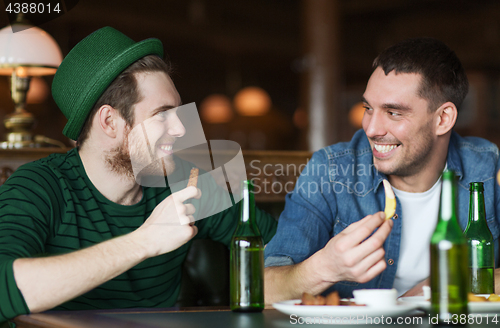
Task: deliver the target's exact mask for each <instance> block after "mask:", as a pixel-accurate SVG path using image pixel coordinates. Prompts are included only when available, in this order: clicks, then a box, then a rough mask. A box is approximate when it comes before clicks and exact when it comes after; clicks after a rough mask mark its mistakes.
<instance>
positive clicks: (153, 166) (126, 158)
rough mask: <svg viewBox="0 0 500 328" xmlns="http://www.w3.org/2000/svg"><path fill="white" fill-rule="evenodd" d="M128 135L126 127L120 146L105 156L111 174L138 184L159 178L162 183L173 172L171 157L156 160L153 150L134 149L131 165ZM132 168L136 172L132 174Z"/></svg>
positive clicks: (128, 129)
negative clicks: (132, 180) (144, 180)
mask: <svg viewBox="0 0 500 328" xmlns="http://www.w3.org/2000/svg"><path fill="white" fill-rule="evenodd" d="M129 134H130V127H128V126H127V128H126V129H125V135H124V138H123V140H124V141H123V142H122V144H121V145H119V146H118V147H116V148H113V149H111V150H110V151H108V152H107V154H105V162H106V164H107V165H108V167H109V168H110V169H111V171H112V172H114V173H117V174H118V175H122V176H123V177H124V178H126V179H134V180H135V181H136V182H137V183H138V184H141V181H142V180H143V179H145V178H147V179H148V180H150V179H151V178H155V177H161V179H162V180H163V181H164V177H166V176H167V175H169V174H171V173H172V172H173V171H174V170H175V162H174V160H173V158H172V155H170V156H165V157H162V158H158V157H157V156H156V150H155V149H152V150H151V152H150V151H149V150H148V149H144V148H146V147H141V149H136V151H135V154H134V156H133V161H134V164H132V156H131V155H130V150H129V149H130V148H129V143H128V137H129ZM147 147H149V146H147ZM134 167H136V171H138V172H134ZM137 168H139V169H137ZM148 184H150V183H148Z"/></svg>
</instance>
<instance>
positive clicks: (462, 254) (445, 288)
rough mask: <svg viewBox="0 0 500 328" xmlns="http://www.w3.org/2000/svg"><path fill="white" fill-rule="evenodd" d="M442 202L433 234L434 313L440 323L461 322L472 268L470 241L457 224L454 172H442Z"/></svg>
mask: <svg viewBox="0 0 500 328" xmlns="http://www.w3.org/2000/svg"><path fill="white" fill-rule="evenodd" d="M441 188H442V189H441V203H440V206H439V217H438V222H437V225H436V229H435V230H434V233H433V235H432V237H431V246H430V249H431V292H432V294H431V316H432V317H433V318H434V317H435V316H436V315H437V316H438V322H439V323H441V324H450V323H459V322H460V321H459V320H458V321H455V319H456V318H460V315H467V313H468V312H467V304H468V302H467V293H468V290H469V271H468V263H469V260H468V258H469V257H468V254H467V240H466V239H465V236H464V235H463V232H462V229H461V228H460V226H459V225H458V219H457V211H456V203H455V202H456V189H455V174H454V172H453V171H449V170H446V171H444V172H443V175H442V187H441Z"/></svg>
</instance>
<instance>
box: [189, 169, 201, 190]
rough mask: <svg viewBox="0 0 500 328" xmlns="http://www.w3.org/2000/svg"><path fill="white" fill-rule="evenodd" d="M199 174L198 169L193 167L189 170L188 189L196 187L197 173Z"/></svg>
mask: <svg viewBox="0 0 500 328" xmlns="http://www.w3.org/2000/svg"><path fill="white" fill-rule="evenodd" d="M199 172H200V170H199V169H197V168H196V167H193V168H192V169H191V172H190V173H189V181H188V185H187V186H188V187H191V186H193V187H196V185H197V184H198V173H199Z"/></svg>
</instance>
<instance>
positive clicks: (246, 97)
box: [234, 87, 271, 116]
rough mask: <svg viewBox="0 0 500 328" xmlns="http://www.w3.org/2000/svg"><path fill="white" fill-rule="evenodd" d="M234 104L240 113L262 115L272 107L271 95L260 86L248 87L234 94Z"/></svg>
mask: <svg viewBox="0 0 500 328" xmlns="http://www.w3.org/2000/svg"><path fill="white" fill-rule="evenodd" d="M234 106H235V107H236V110H237V111H238V113H239V114H240V115H243V116H261V115H265V114H266V113H267V112H268V111H269V109H270V108H271V97H269V94H268V93H267V92H266V91H264V90H263V89H261V88H258V87H246V88H244V89H241V90H240V91H238V93H237V94H236V95H235V96H234Z"/></svg>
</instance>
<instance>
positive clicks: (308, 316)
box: [273, 299, 418, 325]
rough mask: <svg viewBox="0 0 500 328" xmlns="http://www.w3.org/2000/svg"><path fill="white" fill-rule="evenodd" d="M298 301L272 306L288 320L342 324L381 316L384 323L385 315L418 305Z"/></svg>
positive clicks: (377, 319) (401, 313) (377, 320)
mask: <svg viewBox="0 0 500 328" xmlns="http://www.w3.org/2000/svg"><path fill="white" fill-rule="evenodd" d="M300 303H301V300H299V299H297V300H289V301H283V302H278V303H274V304H273V306H274V308H275V309H276V310H278V311H280V312H283V313H285V314H289V315H290V320H291V321H293V320H296V322H297V323H307V322H308V321H309V322H315V321H314V320H316V323H325V324H326V323H329V324H343V325H345V324H358V323H374V324H380V323H381V321H380V320H382V319H381V316H384V318H383V320H385V321H384V323H387V317H399V316H404V315H405V314H407V313H410V312H412V311H413V310H414V309H416V308H417V307H418V305H416V304H413V303H408V302H407V303H403V302H399V303H398V304H397V305H394V306H389V307H370V306H348V305H342V306H332V305H297V304H300ZM299 317H300V318H301V319H299ZM315 318H316V319H315ZM389 320H390V319H389ZM391 321H392V320H391Z"/></svg>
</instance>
